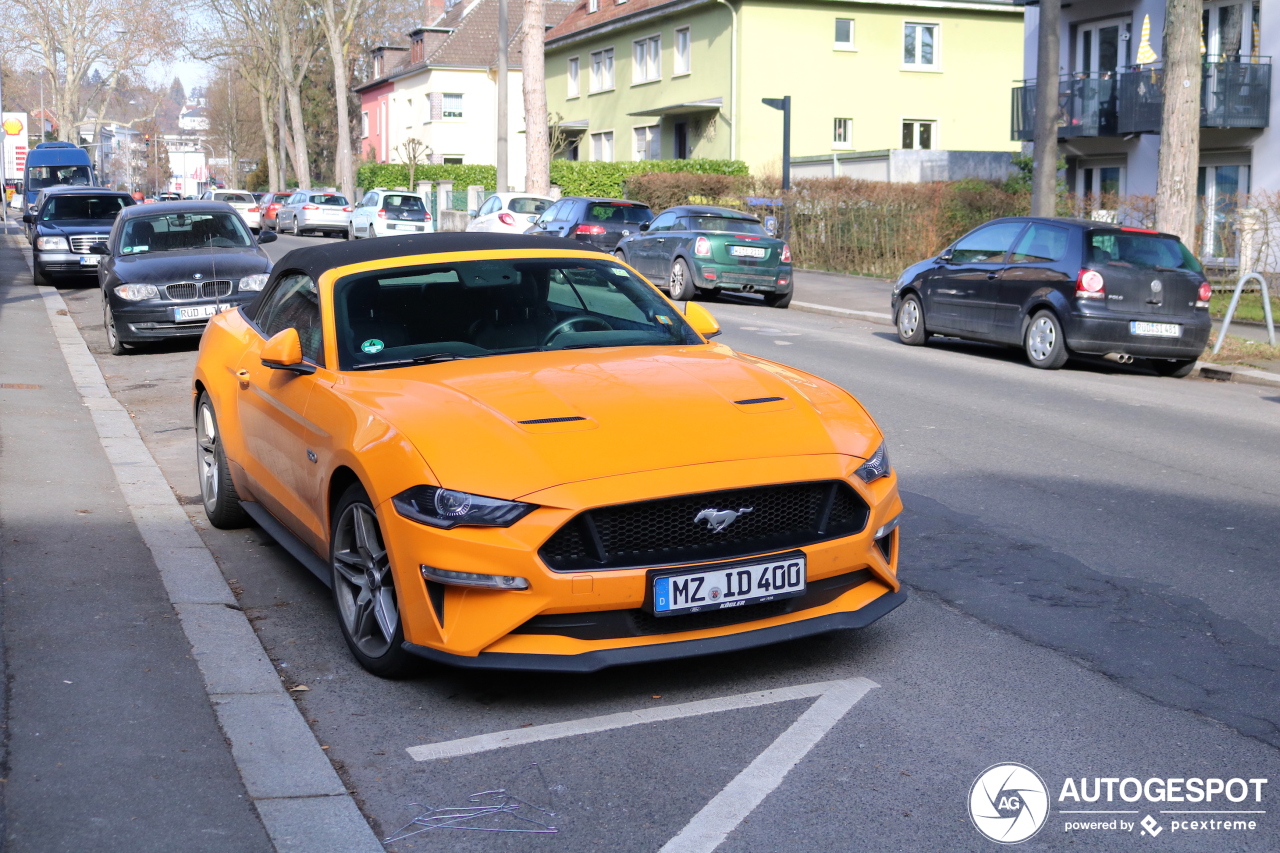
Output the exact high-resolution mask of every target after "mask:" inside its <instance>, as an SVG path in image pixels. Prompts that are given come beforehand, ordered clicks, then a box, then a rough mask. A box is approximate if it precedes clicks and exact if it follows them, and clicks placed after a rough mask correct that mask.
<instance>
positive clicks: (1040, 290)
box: [892, 217, 1210, 376]
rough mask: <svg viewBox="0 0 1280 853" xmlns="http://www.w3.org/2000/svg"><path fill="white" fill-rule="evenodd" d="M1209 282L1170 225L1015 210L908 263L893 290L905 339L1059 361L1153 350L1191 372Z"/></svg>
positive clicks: (1163, 369) (1041, 362)
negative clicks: (937, 337) (1015, 348)
mask: <svg viewBox="0 0 1280 853" xmlns="http://www.w3.org/2000/svg"><path fill="white" fill-rule="evenodd" d="M1209 296H1210V287H1209V283H1208V282H1207V281H1205V277H1204V271H1203V269H1202V268H1201V266H1200V263H1199V261H1197V260H1196V259H1195V256H1194V255H1192V254H1191V252H1190V251H1189V250H1188V249H1187V247H1186V246H1184V245H1183V244H1182V241H1181V240H1179V239H1178V238H1177V237H1175V236H1173V235H1172V234H1162V233H1160V232H1158V231H1149V230H1147V229H1145V228H1128V227H1122V226H1117V225H1110V224H1105V223H1101V222H1094V221H1091V220H1079V219H1039V218H1028V217H1011V218H1006V219H997V220H994V221H992V222H989V223H987V224H986V225H983V226H981V227H980V228H977V229H976V230H974V231H971V232H969V233H968V234H966V235H965V236H963V237H961V238H960V239H959V240H957V241H956V242H955V243H953V244H952V245H950V246H948V247H947V248H946V249H944V250H943V251H942V252H941V253H940V254H939V255H938V256H937V257H936V258H930V259H929V260H926V261H921V262H920V263H918V264H916V265H914V266H912V267H909V268H908V269H907V270H906V271H905V272H904V273H903V274H902V276H901V277H899V279H898V282H897V284H896V285H895V286H894V289H893V297H892V308H893V316H894V321H895V322H896V323H897V326H898V338H899V339H900V340H901V341H902V342H903V343H905V344H909V345H912V346H918V345H920V344H923V343H925V342H926V341H927V340H928V338H929V336H930V335H934V334H941V335H949V336H952V337H959V338H967V339H969V340H979V341H993V342H997V343H1005V344H1014V345H1021V346H1022V347H1023V349H1024V350H1025V351H1026V354H1027V358H1028V360H1029V361H1030V362H1031V364H1032V366H1034V367H1040V368H1045V369H1048V370H1053V369H1056V368H1059V367H1061V366H1062V365H1063V364H1065V363H1066V361H1067V358H1068V357H1069V356H1070V355H1071V354H1072V353H1086V354H1091V355H1107V354H1115V355H1117V356H1120V357H1121V359H1122V360H1131V359H1133V358H1144V359H1147V360H1148V364H1149V365H1150V366H1151V367H1152V368H1153V369H1154V370H1155V371H1156V372H1157V373H1160V374H1161V375H1164V376H1186V375H1187V374H1189V373H1190V372H1191V370H1192V369H1193V368H1194V367H1195V363H1196V359H1197V358H1199V356H1200V354H1201V353H1202V352H1203V351H1204V348H1205V346H1206V344H1207V343H1208V340H1209V328H1210V322H1209Z"/></svg>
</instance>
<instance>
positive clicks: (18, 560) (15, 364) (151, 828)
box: [0, 238, 273, 853]
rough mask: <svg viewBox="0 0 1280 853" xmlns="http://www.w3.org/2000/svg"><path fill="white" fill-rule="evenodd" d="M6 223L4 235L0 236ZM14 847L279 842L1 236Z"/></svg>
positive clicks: (1, 517)
mask: <svg viewBox="0 0 1280 853" xmlns="http://www.w3.org/2000/svg"><path fill="white" fill-rule="evenodd" d="M2 239H3V238H0V240H2ZM0 570H2V572H3V579H4V584H3V592H2V604H0V607H2V614H3V615H2V617H0V618H2V619H3V643H4V653H5V654H4V670H5V672H4V675H5V679H4V682H3V683H4V684H5V685H6V692H7V695H6V696H5V700H6V701H5V705H4V717H5V719H4V722H5V725H6V727H7V735H8V739H7V749H6V753H7V754H6V755H5V763H6V765H7V768H8V772H7V774H6V775H7V777H8V778H7V783H6V784H5V785H4V787H3V792H4V823H5V826H4V843H3V844H0V846H3V847H4V849H5V850H9V851H14V853H18V851H33V853H36V851H38V852H39V853H47V851H85V850H95V851H120V853H139V851H157V853H159V851H170V850H176V849H181V850H190V851H196V850H202V851H209V853H221V851H231V850H234V851H269V850H272V849H273V846H272V844H271V842H270V841H269V839H268V837H267V834H266V832H265V831H264V829H263V826H262V823H261V821H260V820H259V818H258V815H257V813H256V811H255V809H254V806H253V804H252V802H251V800H250V798H249V796H248V794H247V792H246V790H245V786H244V783H243V782H242V781H241V776H240V773H239V771H238V770H237V767H236V764H235V761H234V760H233V757H232V753H231V749H230V747H229V746H228V744H227V740H226V737H225V736H224V734H223V732H222V730H221V729H220V727H219V725H218V722H217V720H216V718H215V715H214V711H213V708H212V707H211V705H210V702H209V699H208V696H207V695H206V693H205V686H204V681H203V679H202V677H201V672H200V670H199V668H198V667H197V665H196V662H195V660H194V659H193V658H192V653H191V646H190V644H189V643H188V641H187V638H186V637H185V636H184V634H183V629H182V627H181V625H180V624H179V619H178V615H177V614H176V612H175V611H174V608H173V605H172V604H171V603H170V600H169V598H168V596H167V595H166V593H165V586H164V584H163V583H162V582H161V578H160V574H159V571H158V569H157V567H156V564H155V562H154V561H153V558H152V554H151V552H150V550H148V548H147V546H146V544H145V543H144V541H143V538H142V536H141V534H140V532H139V530H138V527H137V525H136V524H135V522H134V519H133V516H132V515H131V513H130V510H129V507H128V505H127V504H126V502H125V500H124V498H123V496H122V494H121V491H120V487H119V485H118V483H117V478H116V475H115V473H114V471H113V469H112V467H111V465H110V464H109V462H108V459H107V457H106V453H105V451H104V449H103V447H102V444H101V442H100V440H99V435H98V433H97V431H96V430H95V427H94V423H93V420H92V418H91V413H90V411H89V410H88V409H86V407H85V405H84V403H83V400H82V398H81V395H80V394H79V393H78V391H77V388H76V386H75V384H74V383H73V380H72V377H71V375H70V372H69V370H68V367H67V364H66V362H65V361H64V360H63V357H62V355H61V353H60V351H59V346H58V343H57V341H56V340H55V337H54V334H53V330H52V329H51V328H50V323H49V317H48V315H47V313H46V306H45V303H44V300H43V299H42V297H41V296H40V294H39V293H38V292H37V291H36V289H35V288H34V287H33V286H32V283H31V277H30V274H29V272H28V269H27V265H26V263H25V261H24V259H23V258H22V255H21V254H20V252H19V251H17V250H16V249H14V248H12V247H11V246H10V245H9V244H8V241H3V244H2V245H0Z"/></svg>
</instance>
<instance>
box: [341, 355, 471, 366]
mask: <svg viewBox="0 0 1280 853" xmlns="http://www.w3.org/2000/svg"><path fill="white" fill-rule="evenodd" d="M464 358H475V356H470V355H458V354H457V353H454V352H433V353H430V354H428V355H415V356H414V357H413V358H395V359H392V360H390V361H371V362H369V363H367V364H357V365H354V366H353V367H352V368H351V369H352V370H377V369H379V368H382V367H409V366H411V365H414V364H432V363H433V362H437V361H460V360H462V359H464Z"/></svg>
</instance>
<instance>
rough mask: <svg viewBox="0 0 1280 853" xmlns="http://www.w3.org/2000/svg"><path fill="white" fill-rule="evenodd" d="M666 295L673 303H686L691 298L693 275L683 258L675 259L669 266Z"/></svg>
mask: <svg viewBox="0 0 1280 853" xmlns="http://www.w3.org/2000/svg"><path fill="white" fill-rule="evenodd" d="M667 293H668V294H670V296H671V300H672V301H673V302H687V301H688V300H690V299H692V298H693V274H692V273H691V272H689V265H688V264H687V263H685V261H684V258H676V262H675V263H674V264H672V265H671V277H670V278H669V279H667Z"/></svg>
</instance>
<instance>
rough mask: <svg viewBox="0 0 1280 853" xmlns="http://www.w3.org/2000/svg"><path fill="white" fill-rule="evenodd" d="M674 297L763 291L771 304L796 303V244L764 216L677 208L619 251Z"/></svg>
mask: <svg viewBox="0 0 1280 853" xmlns="http://www.w3.org/2000/svg"><path fill="white" fill-rule="evenodd" d="M614 254H616V255H617V256H618V257H619V258H621V259H622V260H624V261H626V262H627V263H629V264H631V266H632V267H634V268H635V269H636V270H637V271H638V272H640V273H641V274H642V275H643V276H645V277H646V278H648V279H649V281H651V282H653V283H654V284H656V285H658V286H659V287H665V288H666V289H667V292H668V293H669V294H670V295H671V298H672V299H678V300H683V299H692V298H693V296H694V294H695V293H697V292H698V290H703V291H705V292H707V293H709V294H717V293H720V292H721V291H726V290H728V291H735V292H740V293H759V294H760V295H761V296H763V297H764V302H765V304H766V305H768V306H769V307H771V308H786V307H787V306H788V305H790V304H791V293H792V286H793V285H792V275H791V249H790V248H789V247H788V246H787V244H786V243H785V242H783V241H782V240H779V239H777V238H776V237H771V236H769V233H768V232H767V231H766V230H765V228H764V226H763V225H762V224H760V220H759V219H756V218H755V217H754V216H751V215H750V214H747V213H742V212H740V211H737V210H730V209H728V208H723V207H705V206H701V205H688V206H684V207H672V208H668V209H667V210H664V211H663V212H662V213H660V214H659V215H658V216H657V217H656V218H655V219H654V220H653V221H652V222H647V223H644V224H642V225H641V226H640V233H639V234H632V235H631V236H629V237H623V238H622V242H620V243H619V244H618V248H617V249H616V250H615V252H614Z"/></svg>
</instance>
